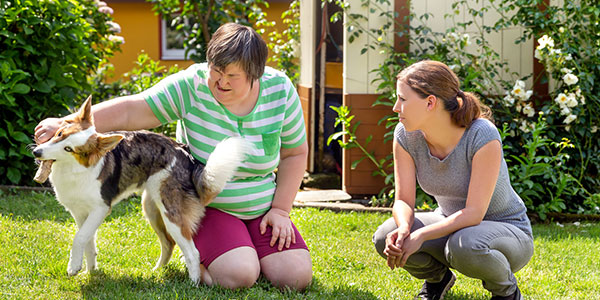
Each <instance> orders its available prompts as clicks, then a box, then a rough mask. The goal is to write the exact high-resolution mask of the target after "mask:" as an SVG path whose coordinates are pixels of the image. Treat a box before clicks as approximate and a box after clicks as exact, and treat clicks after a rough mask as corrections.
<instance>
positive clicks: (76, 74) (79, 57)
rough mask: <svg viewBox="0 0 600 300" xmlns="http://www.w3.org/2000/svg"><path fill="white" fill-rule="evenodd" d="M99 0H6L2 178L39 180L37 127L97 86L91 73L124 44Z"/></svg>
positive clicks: (0, 50)
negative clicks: (35, 156) (35, 146)
mask: <svg viewBox="0 0 600 300" xmlns="http://www.w3.org/2000/svg"><path fill="white" fill-rule="evenodd" d="M111 20H112V18H111V16H110V15H109V14H106V13H103V12H101V11H100V10H99V8H98V7H97V3H96V2H94V1H92V0H81V1H52V0H45V1H44V0H3V1H0V123H2V125H1V126H0V161H2V164H1V165H0V174H1V175H2V176H0V184H31V183H32V181H31V178H30V177H29V174H34V173H35V172H34V169H35V168H36V165H35V164H34V160H33V156H32V155H31V152H30V149H29V148H28V145H30V144H31V143H32V142H33V139H32V134H33V131H34V127H35V125H36V124H37V123H38V122H39V121H41V120H42V119H44V118H46V117H48V116H56V115H61V114H65V113H66V112H67V111H68V109H69V107H73V106H74V104H75V103H76V102H78V101H80V100H81V99H85V97H87V95H88V94H89V93H90V92H91V87H90V84H89V83H88V78H87V77H88V75H89V74H91V73H93V72H95V70H96V69H97V68H98V65H99V63H100V62H101V61H102V60H103V59H104V58H107V57H109V56H111V55H113V53H114V52H115V51H117V50H119V43H120V41H119V39H118V38H115V36H114V35H113V31H114V30H115V28H116V27H117V26H116V25H115V23H113V22H112V21H111Z"/></svg>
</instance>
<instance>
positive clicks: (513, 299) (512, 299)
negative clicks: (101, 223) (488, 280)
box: [491, 286, 523, 300]
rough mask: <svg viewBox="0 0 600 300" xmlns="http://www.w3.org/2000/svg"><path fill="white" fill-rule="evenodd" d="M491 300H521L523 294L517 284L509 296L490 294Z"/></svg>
mask: <svg viewBox="0 0 600 300" xmlns="http://www.w3.org/2000/svg"><path fill="white" fill-rule="evenodd" d="M491 300H523V295H521V291H520V290H519V287H518V286H517V290H516V291H515V292H514V293H513V294H512V295H509V296H492V299H491Z"/></svg>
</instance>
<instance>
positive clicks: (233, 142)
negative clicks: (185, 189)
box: [192, 137, 254, 205]
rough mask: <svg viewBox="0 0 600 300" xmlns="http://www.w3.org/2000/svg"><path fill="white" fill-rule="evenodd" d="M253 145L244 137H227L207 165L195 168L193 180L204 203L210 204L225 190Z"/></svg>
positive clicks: (218, 145) (210, 157)
mask: <svg viewBox="0 0 600 300" xmlns="http://www.w3.org/2000/svg"><path fill="white" fill-rule="evenodd" d="M253 147H254V146H253V145H252V144H251V143H250V142H248V141H246V140H245V139H243V138H239V137H232V138H228V139H225V140H223V141H222V142H220V143H219V144H217V146H216V147H215V150H214V151H213V152H212V153H211V154H210V156H209V157H208V160H207V161H206V166H204V168H199V167H198V168H196V169H195V170H194V174H193V178H192V180H193V182H194V186H195V187H196V192H197V193H198V196H200V199H202V202H203V204H205V205H206V204H208V203H209V202H210V201H212V199H214V198H215V197H216V196H217V195H218V194H219V193H220V192H221V191H222V190H223V188H224V187H225V184H226V183H227V181H229V180H230V179H231V178H232V177H233V174H234V172H235V171H236V170H237V168H238V167H239V166H240V165H241V163H242V162H243V161H244V159H246V155H247V154H248V152H250V150H251V149H252V148H253Z"/></svg>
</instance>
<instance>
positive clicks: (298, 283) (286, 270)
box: [261, 249, 313, 290]
mask: <svg viewBox="0 0 600 300" xmlns="http://www.w3.org/2000/svg"><path fill="white" fill-rule="evenodd" d="M261 269H262V273H263V274H264V275H265V277H266V278H267V279H268V280H269V281H270V282H271V283H272V284H273V285H274V286H276V287H278V288H290V289H293V290H303V289H305V288H306V287H307V286H308V285H309V284H310V282H311V281H312V274H313V273H312V263H311V260H310V254H309V253H308V251H306V250H300V249H298V250H290V251H284V252H279V253H274V254H271V255H269V256H266V257H264V258H263V259H261Z"/></svg>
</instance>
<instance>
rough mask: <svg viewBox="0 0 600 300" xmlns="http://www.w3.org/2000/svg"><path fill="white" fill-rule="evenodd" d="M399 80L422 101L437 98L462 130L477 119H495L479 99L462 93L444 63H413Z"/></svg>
mask: <svg viewBox="0 0 600 300" xmlns="http://www.w3.org/2000/svg"><path fill="white" fill-rule="evenodd" d="M397 79H398V80H400V81H401V82H403V83H405V84H406V85H408V86H409V87H410V88H411V89H412V90H413V91H415V92H416V93H417V94H419V96H421V98H427V97H428V96H429V95H434V96H436V97H437V98H438V99H440V100H442V102H443V103H444V109H445V110H446V111H448V112H450V116H451V118H452V122H454V124H456V125H458V126H460V127H468V126H469V125H471V122H473V120H475V119H477V118H486V119H489V120H491V119H492V112H491V110H490V108H489V107H488V106H486V105H484V104H482V103H481V101H479V98H478V97H477V95H475V94H473V93H469V92H466V93H465V92H463V91H461V90H460V82H459V81H458V77H457V76H456V74H454V72H452V70H451V69H450V68H449V67H448V66H446V65H445V64H443V63H441V62H438V61H433V60H424V61H420V62H417V63H414V64H412V65H410V66H409V67H407V68H405V69H404V70H402V72H400V74H398V76H397Z"/></svg>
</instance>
